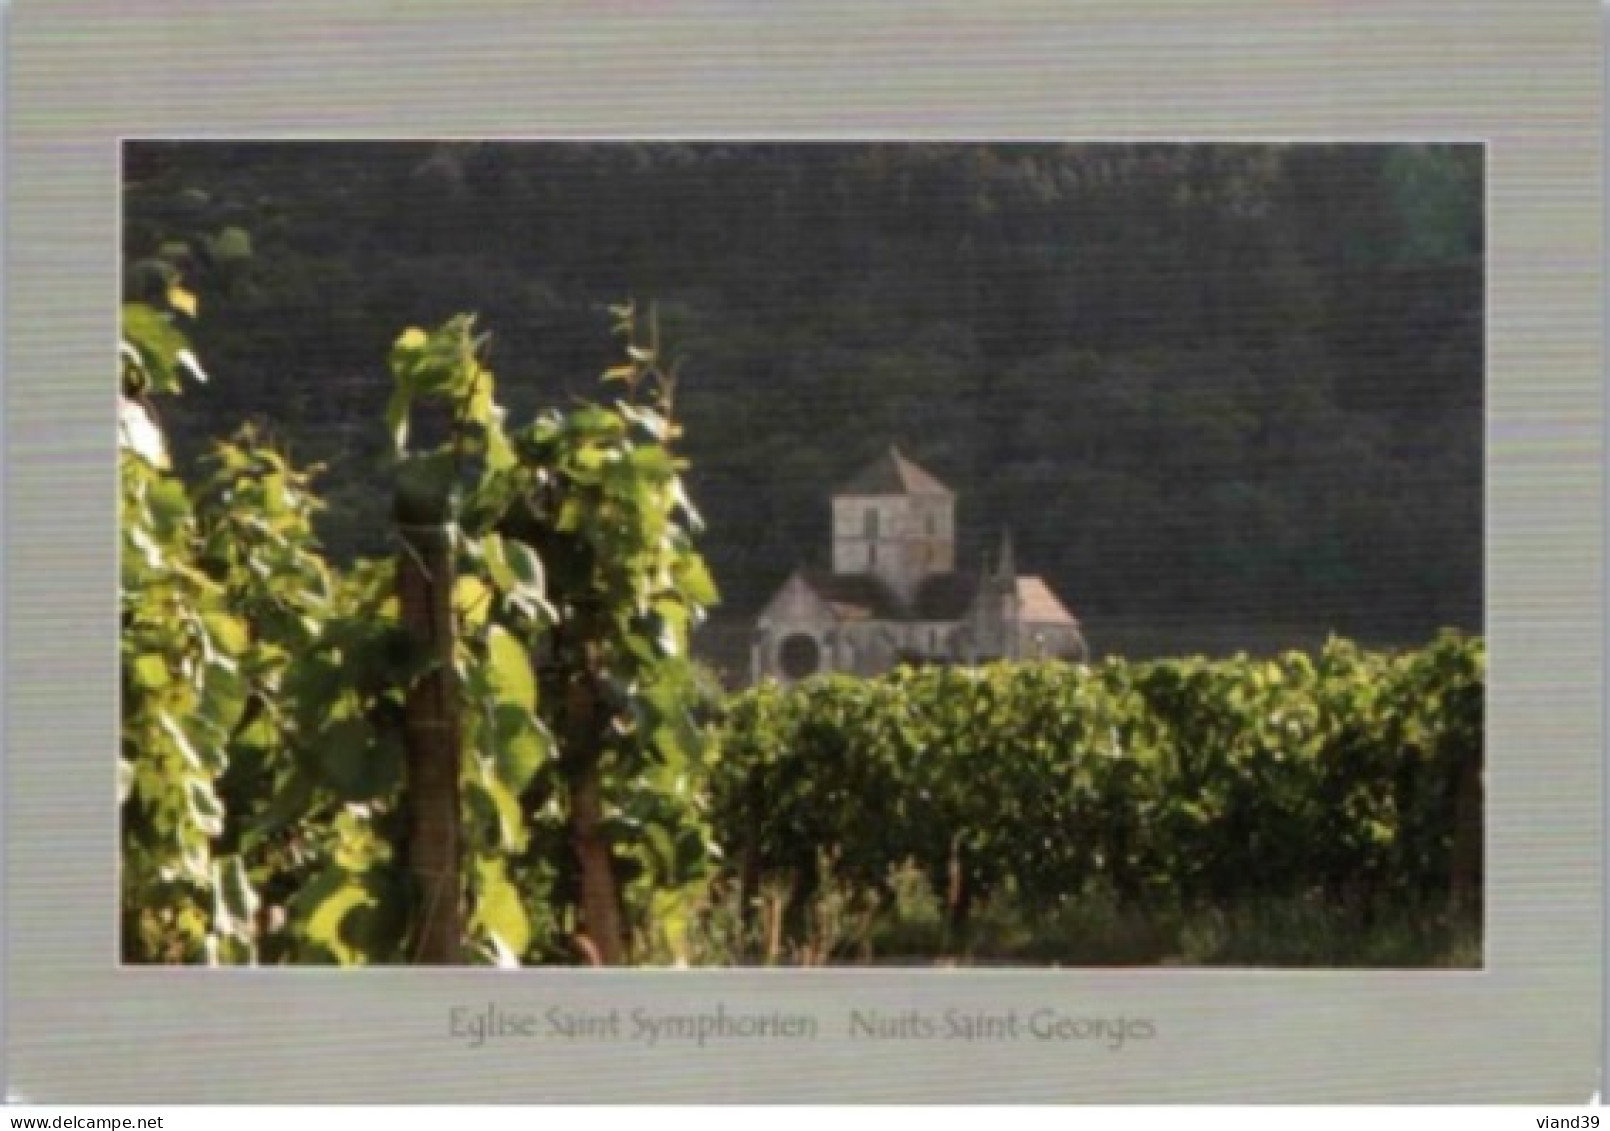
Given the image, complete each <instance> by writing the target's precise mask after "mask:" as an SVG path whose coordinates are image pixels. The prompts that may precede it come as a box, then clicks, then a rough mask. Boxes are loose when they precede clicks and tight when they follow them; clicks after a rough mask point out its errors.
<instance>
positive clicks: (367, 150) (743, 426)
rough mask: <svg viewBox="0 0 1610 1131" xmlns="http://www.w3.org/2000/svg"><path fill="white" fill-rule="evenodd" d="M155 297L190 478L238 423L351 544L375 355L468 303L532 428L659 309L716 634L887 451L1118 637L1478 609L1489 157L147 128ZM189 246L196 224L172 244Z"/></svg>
mask: <svg viewBox="0 0 1610 1131" xmlns="http://www.w3.org/2000/svg"><path fill="white" fill-rule="evenodd" d="M125 173H126V178H127V194H126V200H127V223H126V225H125V240H126V248H125V250H126V253H127V256H128V259H129V261H130V263H131V265H132V264H137V263H143V268H142V269H141V270H136V271H131V280H130V285H131V287H136V288H138V287H140V286H147V287H148V286H150V285H152V279H153V275H152V271H153V268H152V265H151V261H153V260H155V261H162V260H164V259H165V260H166V261H168V262H170V263H173V264H177V265H178V266H180V267H182V268H183V269H184V270H185V271H186V273H187V275H189V276H190V277H197V278H200V277H204V278H205V279H206V280H207V283H208V293H209V295H210V296H212V297H211V306H210V309H209V316H208V318H207V319H206V320H205V322H204V324H203V325H202V326H200V327H199V328H198V330H197V337H198V339H199V341H200V345H201V346H202V352H203V356H206V357H208V358H209V360H210V363H211V364H213V365H215V366H216V367H218V368H219V369H220V370H227V371H228V372H229V373H230V374H231V379H230V380H229V381H228V382H225V383H219V384H217V385H216V386H213V387H209V388H208V389H205V390H201V391H200V393H199V394H198V395H196V396H193V397H190V398H188V399H187V402H186V404H185V406H184V410H183V412H182V413H176V414H175V416H174V419H173V421H172V422H171V423H172V428H171V431H172V432H173V433H174V438H175V447H176V449H177V450H178V454H179V457H180V458H181V459H187V458H193V457H194V454H195V453H196V452H198V451H200V450H201V442H202V438H203V437H207V436H211V435H217V434H223V433H224V432H225V431H227V429H228V428H232V427H233V425H234V423H235V422H236V421H238V420H239V419H240V418H242V417H243V416H244V417H249V418H261V419H262V420H264V421H266V422H268V423H269V424H270V425H271V428H272V430H273V432H274V433H275V434H277V435H279V436H280V437H282V438H288V439H289V441H290V442H291V444H292V446H293V448H294V449H295V450H296V452H297V454H298V455H299V456H301V457H304V458H308V459H318V460H320V461H323V462H325V463H327V464H329V465H330V468H331V474H330V475H329V476H328V477H327V478H326V480H325V482H326V485H327V492H328V497H329V502H330V506H329V509H328V511H327V512H326V513H325V515H324V516H323V518H322V519H321V521H322V522H323V523H324V526H323V528H322V529H323V530H324V532H325V534H326V536H327V541H328V543H329V545H330V547H331V550H332V553H334V554H335V555H336V556H337V557H338V558H345V557H349V556H351V555H352V554H354V553H357V552H359V551H373V550H375V549H377V548H378V547H377V546H375V545H374V544H365V543H364V542H363V540H362V537H361V535H360V531H361V530H362V529H363V524H361V523H356V522H353V521H351V519H352V518H353V517H354V516H356V515H361V514H363V513H364V512H365V511H366V510H368V509H370V508H372V507H373V506H375V505H377V503H378V501H379V500H381V499H382V498H383V497H384V495H383V491H384V486H383V480H382V478H381V477H380V475H379V474H378V472H377V471H376V468H377V466H378V465H379V462H380V457H381V456H382V455H383V453H384V443H385V437H384V434H383V432H382V431H381V430H378V429H376V428H375V427H374V423H373V411H372V406H373V404H374V403H375V400H376V397H377V396H383V395H384V390H385V388H386V383H387V375H386V373H385V371H384V369H383V368H382V367H380V366H377V364H376V361H375V359H376V358H381V357H384V356H385V351H386V348H387V346H388V345H389V337H390V335H391V334H392V333H393V332H394V329H393V328H394V327H396V326H397V325H399V324H423V325H428V324H436V323H439V322H440V321H442V320H443V319H444V318H446V317H447V316H448V315H450V314H451V313H452V312H453V311H455V310H458V309H463V308H471V309H476V310H478V311H479V312H481V315H482V324H483V325H484V326H485V327H486V328H488V329H489V330H490V331H491V333H492V335H493V347H492V349H493V354H492V357H493V360H494V362H495V363H496V364H497V365H498V366H499V368H500V370H501V371H502V373H503V377H504V380H503V388H504V391H505V392H504V395H505V398H506V400H507V401H508V402H509V404H510V408H511V409H512V410H513V411H515V412H516V413H520V412H524V411H529V410H530V409H531V408H532V407H534V406H535V405H537V404H540V403H553V401H554V398H555V397H556V396H562V395H563V394H565V393H567V392H580V391H583V389H584V387H585V382H586V381H588V380H590V378H589V377H588V376H587V375H588V374H590V373H592V372H593V370H594V369H595V368H596V364H595V357H596V343H597V341H598V336H599V334H600V333H601V332H602V331H603V330H604V328H605V326H606V323H607V319H608V315H607V312H606V309H605V303H606V302H608V301H613V300H614V299H616V298H617V297H618V296H620V295H622V294H628V293H635V294H640V295H654V296H656V297H657V298H658V299H659V300H660V307H661V312H662V315H663V319H664V322H665V326H666V331H667V335H668V338H669V340H671V341H674V342H675V343H677V345H678V347H679V348H680V349H681V350H682V351H684V352H685V354H686V359H685V363H684V371H685V373H686V375H687V379H686V381H685V382H684V385H683V389H682V391H681V392H680V394H679V404H678V411H679V414H680V415H681V417H682V418H683V419H684V421H685V422H686V423H687V427H688V441H687V451H688V453H689V455H690V457H691V460H692V468H693V470H692V471H691V473H690V476H689V478H690V485H691V489H692V491H693V494H694V495H695V497H697V498H698V499H699V500H700V502H701V505H702V507H703V509H704V510H705V512H706V514H707V515H708V518H709V523H710V526H709V531H708V534H707V538H706V545H707V547H708V556H709V558H710V560H711V564H712V568H713V570H714V572H715V574H716V576H718V577H719V578H720V579H721V581H722V586H723V590H724V594H725V596H726V597H727V603H726V606H725V609H724V615H725V616H728V617H730V618H732V623H734V624H742V623H744V622H745V621H746V619H747V618H748V617H749V616H750V615H752V614H753V613H754V612H755V611H756V609H757V606H758V604H759V603H760V602H761V601H763V600H764V599H765V598H766V596H768V595H769V593H770V591H771V590H772V589H773V587H774V586H775V585H776V584H777V583H778V582H780V580H781V579H782V578H783V577H784V576H785V575H786V573H787V572H788V570H790V569H791V568H792V567H793V566H794V565H796V564H798V563H799V562H800V561H801V560H807V561H808V560H811V559H814V558H817V557H820V556H821V555H823V554H824V553H825V550H826V502H825V496H826V494H827V492H828V491H830V490H831V489H832V487H833V486H834V485H836V483H837V482H839V481H840V480H841V479H842V478H843V476H844V475H846V474H847V473H848V472H849V471H851V470H852V469H853V468H854V467H855V466H856V465H857V464H858V463H859V461H860V460H861V459H862V458H863V457H867V456H870V455H871V454H872V453H874V452H876V451H878V450H881V449H882V448H883V447H885V446H886V445H887V444H888V443H889V442H891V441H898V442H899V443H900V444H901V445H902V447H903V448H904V449H905V450H907V451H908V452H910V453H911V454H912V455H913V456H914V457H915V458H917V459H918V460H919V461H920V462H923V463H924V464H926V465H927V466H929V467H930V468H931V469H932V470H933V471H935V472H936V473H937V474H938V475H940V476H941V477H942V478H944V479H945V480H947V481H948V482H949V483H950V485H951V486H952V487H954V488H955V489H956V490H957V491H958V493H959V496H960V503H961V515H960V525H961V530H962V535H963V544H962V546H961V547H960V551H961V561H962V562H963V563H964V564H966V565H971V564H973V563H975V562H976V561H977V560H978V555H979V554H980V553H981V552H982V550H983V549H984V547H985V546H986V545H988V544H990V543H991V541H992V540H993V539H994V538H995V537H996V536H997V531H998V529H999V527H1000V526H1002V525H1008V526H1010V527H1012V528H1013V530H1014V531H1015V533H1016V536H1017V539H1018V545H1019V550H1020V560H1021V561H1022V562H1023V564H1024V565H1025V567H1026V568H1031V569H1032V570H1033V571H1035V572H1038V573H1041V574H1044V575H1045V576H1046V577H1047V579H1048V580H1049V581H1050V583H1051V584H1052V586H1053V587H1054V588H1055V589H1056V590H1057V591H1058V592H1059V593H1061V594H1063V595H1064V596H1065V597H1066V598H1067V600H1068V601H1069V603H1070V604H1071V605H1072V606H1073V607H1074V609H1075V611H1076V612H1077V613H1078V614H1080V615H1081V617H1082V618H1083V619H1084V620H1085V621H1086V623H1087V626H1088V628H1089V633H1090V636H1091V638H1092V641H1093V643H1094V644H1095V645H1096V646H1097V647H1098V649H1100V650H1104V651H1113V650H1121V651H1127V652H1131V653H1134V654H1154V653H1155V654H1178V653H1180V652H1183V651H1190V650H1196V649H1210V650H1223V651H1231V650H1234V649H1235V648H1240V647H1247V648H1253V649H1256V650H1273V649H1275V648H1278V647H1284V646H1299V645H1313V644H1316V643H1318V642H1319V641H1321V640H1323V638H1324V636H1325V634H1326V633H1327V632H1328V631H1332V630H1334V631H1340V632H1344V633H1347V634H1349V635H1351V636H1354V637H1357V638H1359V639H1361V640H1363V641H1366V642H1374V643H1383V644H1390V643H1410V642H1413V641H1416V640H1421V639H1424V638H1425V636H1426V635H1428V634H1429V633H1430V632H1431V631H1433V630H1435V629H1436V628H1438V627H1442V626H1457V627H1462V628H1466V629H1472V630H1475V629H1479V627H1480V621H1481V594H1482V574H1481V568H1482V565H1481V563H1482V553H1481V548H1482V512H1481V499H1482V470H1481V468H1482V426H1481V421H1482V407H1483V402H1482V383H1483V382H1482V372H1483V357H1482V344H1483V321H1482V312H1483V266H1482V265H1483V247H1482V237H1483V214H1482V184H1483V168H1482V156H1481V151H1480V148H1479V147H1475V146H1430V145H1404V146H1363V145H1324V146H1306V145H1299V146H1263V145H1216V146H1178V145H988V146H962V145H927V144H923V145H893V144H879V145H820V144H817V145H735V144H700V145H691V144H485V143H451V144H347V143H341V144H325V143H318V144H314V143H307V144H255V143H254V144H197V143H189V142H187V143H182V144H179V143H176V144H148V143H140V144H135V145H131V146H129V147H128V149H127V153H126V168H125ZM175 233H181V234H182V235H183V236H184V237H187V238H181V239H176V238H175Z"/></svg>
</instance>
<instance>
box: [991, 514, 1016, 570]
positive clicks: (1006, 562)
mask: <svg viewBox="0 0 1610 1131" xmlns="http://www.w3.org/2000/svg"><path fill="white" fill-rule="evenodd" d="M995 576H996V577H997V578H999V579H1000V580H1002V581H1010V582H1012V583H1014V584H1015V583H1016V582H1017V559H1016V555H1014V554H1013V553H1012V532H1011V531H1010V530H1007V529H1006V528H1005V527H1002V528H1001V553H1000V556H999V557H997V558H996V559H995Z"/></svg>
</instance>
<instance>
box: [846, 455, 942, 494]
mask: <svg viewBox="0 0 1610 1131" xmlns="http://www.w3.org/2000/svg"><path fill="white" fill-rule="evenodd" d="M834 494H835V495H951V494H954V492H952V491H951V489H950V488H949V487H946V486H945V485H944V484H943V483H941V482H940V481H939V480H937V479H935V478H934V477H933V476H932V475H930V474H929V473H928V472H927V471H925V470H923V469H922V468H920V467H918V466H917V465H916V464H914V463H912V462H911V461H910V460H909V459H907V458H906V457H905V456H903V455H901V454H900V449H899V448H896V447H894V446H892V445H891V446H890V448H889V450H888V451H886V452H884V453H883V454H882V455H881V456H879V457H878V458H877V459H875V460H873V461H872V462H871V463H869V464H867V465H866V466H865V467H863V468H862V469H861V470H860V471H858V472H856V473H855V475H853V476H851V477H850V480H849V481H848V482H847V483H845V484H844V486H842V487H840V488H839V489H838V490H837V491H836V492H834Z"/></svg>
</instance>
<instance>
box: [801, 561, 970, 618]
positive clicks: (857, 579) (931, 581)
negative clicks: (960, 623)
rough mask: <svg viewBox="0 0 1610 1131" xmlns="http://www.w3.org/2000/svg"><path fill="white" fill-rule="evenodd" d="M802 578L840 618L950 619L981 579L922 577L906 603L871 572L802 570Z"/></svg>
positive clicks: (966, 602)
mask: <svg viewBox="0 0 1610 1131" xmlns="http://www.w3.org/2000/svg"><path fill="white" fill-rule="evenodd" d="M800 576H801V578H802V579H803V580H804V582H805V584H807V585H809V586H810V587H811V590H812V591H813V592H814V593H815V594H816V595H817V596H818V597H820V598H821V599H822V600H823V601H824V602H826V603H827V604H828V606H829V607H831V608H832V610H833V613H834V615H835V616H837V617H839V619H841V620H882V621H951V620H961V619H962V617H964V616H965V615H966V614H967V607H968V605H970V604H971V603H972V600H973V595H974V594H975V593H977V592H978V579H977V578H976V577H974V576H971V575H968V574H965V573H937V574H933V575H931V576H929V577H925V578H923V580H922V582H921V584H920V585H918V587H917V592H916V593H915V594H914V595H913V597H912V601H911V604H909V605H906V604H903V603H902V602H901V601H900V599H899V598H898V597H896V596H895V595H894V593H893V592H891V591H890V589H889V587H888V586H887V585H885V584H884V583H883V580H882V579H881V578H879V577H876V576H875V575H873V574H870V573H848V574H846V573H828V572H825V571H821V570H808V571H805V572H803V573H802V574H801V575H800Z"/></svg>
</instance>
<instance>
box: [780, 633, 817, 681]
mask: <svg viewBox="0 0 1610 1131" xmlns="http://www.w3.org/2000/svg"><path fill="white" fill-rule="evenodd" d="M777 660H778V663H779V664H780V665H781V667H782V669H783V674H784V675H785V676H787V677H788V678H789V679H804V678H805V677H806V676H808V675H815V674H816V671H817V669H819V668H820V667H821V666H822V649H821V646H820V645H818V644H817V643H816V641H815V639H813V638H812V637H810V636H807V635H806V634H805V633H803V632H796V633H794V634H793V635H792V636H789V637H785V638H784V640H783V643H782V646H781V647H780V648H778V650H777Z"/></svg>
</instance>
